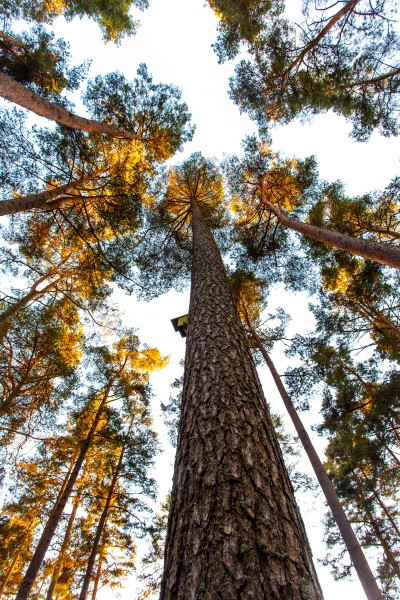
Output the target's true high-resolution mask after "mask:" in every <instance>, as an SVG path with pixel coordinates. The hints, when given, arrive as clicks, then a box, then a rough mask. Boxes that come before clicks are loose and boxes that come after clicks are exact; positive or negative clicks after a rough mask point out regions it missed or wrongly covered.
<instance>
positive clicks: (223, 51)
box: [208, 0, 283, 62]
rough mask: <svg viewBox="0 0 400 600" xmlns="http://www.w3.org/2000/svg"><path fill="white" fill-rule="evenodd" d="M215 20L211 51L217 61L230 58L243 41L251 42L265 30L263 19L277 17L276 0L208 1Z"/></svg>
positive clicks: (279, 7)
mask: <svg viewBox="0 0 400 600" xmlns="http://www.w3.org/2000/svg"><path fill="white" fill-rule="evenodd" d="M208 2H209V4H210V6H211V8H212V9H213V10H214V12H215V14H216V16H217V17H218V19H219V21H220V22H219V25H218V32H219V35H218V40H217V42H216V43H215V44H214V50H215V51H216V53H217V54H218V57H219V60H220V62H224V61H225V60H228V59H231V58H234V57H235V56H236V55H237V54H238V52H239V50H240V44H241V42H243V41H246V42H248V43H250V44H251V43H252V42H253V41H254V40H255V39H256V38H257V36H258V35H259V34H260V33H261V31H262V30H263V28H264V27H265V23H266V18H267V17H269V18H270V17H271V16H274V17H276V16H277V15H279V14H280V12H281V11H282V10H283V3H282V2H279V1H278V0H261V1H259V0H208Z"/></svg>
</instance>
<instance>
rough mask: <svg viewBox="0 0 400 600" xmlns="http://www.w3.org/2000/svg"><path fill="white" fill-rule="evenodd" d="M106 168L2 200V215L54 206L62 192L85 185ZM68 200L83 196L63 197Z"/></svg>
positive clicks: (0, 205) (77, 199)
mask: <svg viewBox="0 0 400 600" xmlns="http://www.w3.org/2000/svg"><path fill="white" fill-rule="evenodd" d="M106 170H107V169H101V170H98V171H96V172H95V173H91V174H90V175H86V176H85V177H81V178H80V179H76V180H74V181H70V182H69V183H65V184H64V185H59V186H57V187H54V188H51V189H48V190H45V191H43V192H38V193H37V194H29V195H28V196H21V197H20V198H11V199H9V200H3V201H2V202H0V217H2V216H5V215H14V214H16V213H19V212H24V211H27V210H32V209H37V208H52V207H53V206H56V205H57V206H58V204H57V202H56V203H52V202H51V201H52V200H53V201H54V200H55V199H56V198H58V197H59V196H61V195H62V194H65V193H66V192H68V191H69V190H74V189H77V188H79V187H80V186H82V185H84V184H85V183H87V182H88V181H91V180H93V179H94V178H95V177H97V176H98V175H100V173H102V172H104V171H106ZM67 200H75V201H77V202H78V201H80V200H81V197H80V196H75V197H74V196H71V197H70V198H68V197H64V198H63V201H64V202H66V201H67ZM49 202H51V203H49Z"/></svg>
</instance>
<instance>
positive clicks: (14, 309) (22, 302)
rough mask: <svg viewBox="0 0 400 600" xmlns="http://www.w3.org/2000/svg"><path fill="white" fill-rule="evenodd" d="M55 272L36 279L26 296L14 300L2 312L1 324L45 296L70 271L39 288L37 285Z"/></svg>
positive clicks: (0, 316) (0, 315)
mask: <svg viewBox="0 0 400 600" xmlns="http://www.w3.org/2000/svg"><path fill="white" fill-rule="evenodd" d="M53 274H54V272H53V273H50V274H48V275H44V276H43V277H41V278H40V279H39V280H38V281H35V283H34V284H33V286H32V287H31V289H30V291H29V292H28V293H27V294H25V296H23V297H22V298H20V299H19V300H18V301H17V302H14V304H11V305H10V306H9V307H8V308H7V309H6V310H5V311H4V312H2V313H1V314H0V325H2V324H3V323H6V322H7V321H9V320H10V319H12V317H13V316H14V315H16V314H17V313H18V312H19V311H20V310H23V309H24V308H25V306H27V305H28V304H29V303H30V302H31V301H32V300H35V298H40V296H44V295H45V294H47V292H49V291H50V290H51V289H52V288H54V287H55V286H56V285H57V283H59V282H60V281H62V280H63V279H64V278H65V277H67V275H68V274H69V273H64V274H63V275H60V276H59V277H58V278H57V279H56V280H55V281H51V282H50V283H49V284H48V285H46V286H45V287H44V288H42V289H41V290H38V289H37V286H38V285H40V283H42V282H43V281H44V280H45V279H47V278H48V277H51V276H52V275H53Z"/></svg>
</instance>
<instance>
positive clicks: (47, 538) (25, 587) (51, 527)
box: [15, 382, 112, 600]
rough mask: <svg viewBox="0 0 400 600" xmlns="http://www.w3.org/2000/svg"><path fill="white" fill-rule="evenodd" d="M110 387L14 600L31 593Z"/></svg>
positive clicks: (109, 387) (24, 599)
mask: <svg viewBox="0 0 400 600" xmlns="http://www.w3.org/2000/svg"><path fill="white" fill-rule="evenodd" d="M111 385H112V382H110V383H109V384H108V385H107V387H106V389H105V391H104V394H103V398H102V400H101V402H100V404H99V407H98V409H97V412H96V415H95V418H94V420H93V423H92V425H91V427H90V430H89V433H88V434H87V436H86V437H85V439H84V440H83V441H82V444H81V449H80V452H79V455H78V458H77V459H76V462H75V465H74V467H73V469H72V471H71V474H70V476H69V479H68V482H67V484H66V485H65V488H64V490H63V493H62V494H61V496H60V497H59V499H58V501H57V503H56V505H55V506H54V509H53V510H52V512H51V514H50V516H49V518H48V520H47V523H46V525H45V528H44V530H43V533H42V536H41V538H40V541H39V543H38V545H37V547H36V550H35V552H34V554H33V556H32V558H31V562H30V563H29V566H28V569H27V571H26V573H25V577H24V579H23V581H22V583H21V586H20V588H19V590H18V593H17V595H16V597H15V600H26V599H27V598H28V596H29V592H30V591H31V589H32V586H33V584H34V583H35V579H36V576H37V574H38V573H39V570H40V567H41V566H42V562H43V559H44V557H45V554H46V552H47V549H48V547H49V545H50V543H51V540H52V539H53V536H54V533H55V531H56V528H57V525H58V523H59V521H60V519H61V516H62V514H63V511H64V509H65V506H66V504H67V502H68V500H69V497H70V495H71V492H72V490H73V487H74V485H75V482H76V480H77V477H78V475H79V471H80V470H81V467H82V464H83V461H84V460H85V458H86V454H87V451H88V450H89V447H90V444H91V442H92V440H93V437H94V435H95V432H96V428H97V425H98V423H99V421H100V417H101V415H102V413H103V409H104V405H105V403H106V401H107V398H108V396H109V393H110V390H111Z"/></svg>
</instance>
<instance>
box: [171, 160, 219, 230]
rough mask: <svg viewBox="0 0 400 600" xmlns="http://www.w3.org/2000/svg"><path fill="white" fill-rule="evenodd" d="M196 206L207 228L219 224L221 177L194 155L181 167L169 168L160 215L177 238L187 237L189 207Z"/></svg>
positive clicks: (213, 167) (208, 163) (213, 168)
mask: <svg viewBox="0 0 400 600" xmlns="http://www.w3.org/2000/svg"><path fill="white" fill-rule="evenodd" d="M192 202H196V203H197V204H198V205H199V206H200V208H201V211H202V213H203V215H204V217H205V218H207V219H208V220H209V224H210V226H213V225H217V224H220V223H221V219H223V214H224V209H225V206H224V194H223V183H222V177H221V174H220V173H218V171H217V170H216V168H215V166H214V164H213V163H212V162H211V161H206V160H205V159H204V158H202V157H201V155H199V154H194V155H193V156H192V157H190V158H189V160H187V161H186V162H185V163H183V164H182V165H180V166H178V167H175V168H171V169H170V171H169V174H168V187H167V192H166V194H165V197H164V199H163V202H162V204H161V205H160V208H159V210H160V212H161V213H162V214H163V215H164V216H166V217H167V218H169V219H170V225H172V226H173V227H174V228H175V229H176V230H178V231H179V232H180V233H181V234H184V235H186V236H190V230H189V227H190V224H191V207H192Z"/></svg>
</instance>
